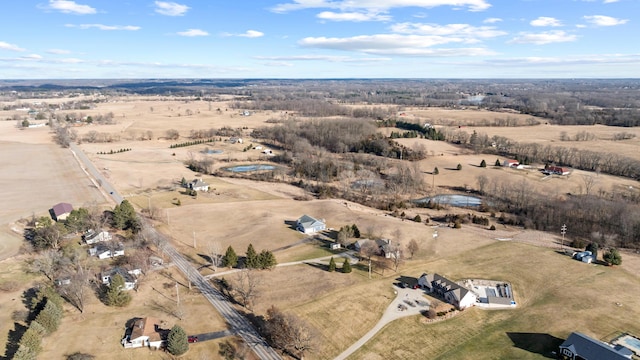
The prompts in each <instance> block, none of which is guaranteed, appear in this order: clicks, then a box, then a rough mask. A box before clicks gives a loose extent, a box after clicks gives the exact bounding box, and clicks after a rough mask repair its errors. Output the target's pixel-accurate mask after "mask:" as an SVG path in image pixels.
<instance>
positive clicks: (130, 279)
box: [100, 267, 141, 290]
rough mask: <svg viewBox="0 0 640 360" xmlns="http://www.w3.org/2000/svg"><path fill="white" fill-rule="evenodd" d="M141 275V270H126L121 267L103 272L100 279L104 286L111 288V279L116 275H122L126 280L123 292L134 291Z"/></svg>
mask: <svg viewBox="0 0 640 360" xmlns="http://www.w3.org/2000/svg"><path fill="white" fill-rule="evenodd" d="M140 274H141V272H140V270H139V269H135V270H126V269H123V268H121V267H114V268H111V269H109V270H105V271H103V272H102V273H101V274H100V278H101V280H102V283H103V284H104V285H107V286H109V285H111V279H112V278H113V277H114V276H116V275H120V276H122V278H123V279H124V288H123V289H122V290H133V289H134V288H135V287H136V283H137V282H138V278H137V276H138V275H140Z"/></svg>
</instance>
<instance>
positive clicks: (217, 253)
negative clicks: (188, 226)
mask: <svg viewBox="0 0 640 360" xmlns="http://www.w3.org/2000/svg"><path fill="white" fill-rule="evenodd" d="M207 255H208V256H209V260H210V261H211V266H213V270H214V271H217V270H218V266H220V265H221V263H222V255H223V254H222V246H221V245H220V242H218V241H211V242H209V244H208V245H207Z"/></svg>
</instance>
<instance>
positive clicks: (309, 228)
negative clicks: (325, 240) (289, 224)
mask: <svg viewBox="0 0 640 360" xmlns="http://www.w3.org/2000/svg"><path fill="white" fill-rule="evenodd" d="M326 228H327V225H326V224H325V223H324V221H322V220H318V219H315V218H312V217H311V216H309V215H302V216H301V217H300V218H299V219H298V220H297V221H296V229H298V231H300V232H303V233H305V234H313V233H317V232H319V231H323V230H325V229H326Z"/></svg>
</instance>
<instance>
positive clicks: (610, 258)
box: [602, 248, 622, 265]
mask: <svg viewBox="0 0 640 360" xmlns="http://www.w3.org/2000/svg"><path fill="white" fill-rule="evenodd" d="M602 258H603V259H604V261H606V262H607V264H609V265H620V264H622V256H621V255H620V252H619V251H618V249H615V248H612V249H611V250H609V251H607V252H606V253H604V256H603V257H602Z"/></svg>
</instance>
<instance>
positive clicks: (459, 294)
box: [418, 273, 477, 310]
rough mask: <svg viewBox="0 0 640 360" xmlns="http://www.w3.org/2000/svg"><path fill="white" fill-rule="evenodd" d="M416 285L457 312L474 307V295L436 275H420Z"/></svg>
mask: <svg viewBox="0 0 640 360" xmlns="http://www.w3.org/2000/svg"><path fill="white" fill-rule="evenodd" d="M418 285H420V287H422V288H423V289H426V290H428V291H429V292H431V293H435V294H437V295H439V296H441V297H442V298H444V299H445V300H446V301H447V302H448V303H449V304H451V305H453V306H455V307H456V308H457V309H458V310H464V309H466V308H468V307H471V306H474V305H475V303H476V300H477V297H476V294H474V293H473V292H472V291H471V290H469V289H467V288H466V287H464V286H462V285H459V284H457V283H455V282H453V281H451V280H449V279H447V278H445V277H444V276H441V275H438V274H427V273H424V274H422V276H420V278H419V279H418Z"/></svg>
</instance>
